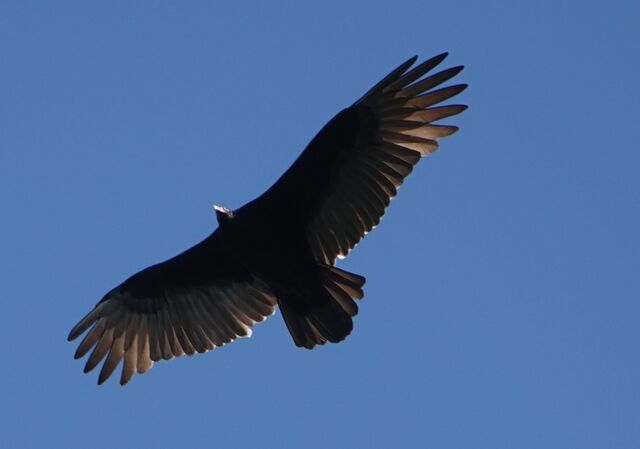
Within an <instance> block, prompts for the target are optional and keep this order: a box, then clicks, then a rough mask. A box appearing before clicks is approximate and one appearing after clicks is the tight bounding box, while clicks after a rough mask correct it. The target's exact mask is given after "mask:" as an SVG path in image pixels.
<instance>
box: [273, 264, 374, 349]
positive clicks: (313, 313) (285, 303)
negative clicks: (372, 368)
mask: <svg viewBox="0 0 640 449" xmlns="http://www.w3.org/2000/svg"><path fill="white" fill-rule="evenodd" d="M318 267H319V270H320V272H319V273H320V280H321V282H322V286H323V288H322V290H321V291H319V292H312V291H309V292H306V293H305V297H303V298H302V297H301V298H289V297H287V296H286V295H284V296H283V295H279V303H280V308H281V310H282V315H283V317H284V319H285V322H286V324H287V328H288V329H289V332H290V333H291V336H292V337H293V341H294V342H295V344H296V345H297V346H300V347H304V348H308V349H312V348H313V347H314V346H316V345H323V344H324V343H326V342H327V341H330V342H332V343H338V342H340V341H342V340H344V339H345V338H346V337H347V335H349V334H350V333H351V331H352V330H353V320H352V317H353V316H355V315H356V314H357V313H358V306H357V304H356V303H355V301H354V299H360V298H362V297H363V295H364V293H363V291H362V286H363V285H364V283H365V278H364V277H362V276H359V275H357V274H353V273H349V272H348V271H344V270H341V269H339V268H336V267H334V266H331V265H326V264H319V265H318ZM300 304H304V305H305V307H300V306H299V305H300ZM296 305H297V306H296Z"/></svg>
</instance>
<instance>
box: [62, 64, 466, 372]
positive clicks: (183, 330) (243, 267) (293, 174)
mask: <svg viewBox="0 0 640 449" xmlns="http://www.w3.org/2000/svg"><path fill="white" fill-rule="evenodd" d="M446 56H447V54H446V53H444V54H441V55H438V56H435V57H433V58H431V59H429V60H427V61H425V62H422V63H421V64H419V65H417V66H415V67H414V68H413V69H411V67H412V66H413V65H414V63H415V62H416V60H417V57H413V58H411V59H409V60H408V61H406V62H404V63H403V64H401V65H400V66H399V67H397V68H396V69H395V70H393V71H392V72H391V73H389V74H388V75H387V76H386V77H384V79H382V80H381V81H380V82H379V83H377V84H376V85H375V86H374V87H372V88H371V89H370V90H369V91H368V92H367V93H365V94H364V95H363V96H362V97H361V98H360V99H359V100H357V101H356V102H355V103H354V104H353V105H351V106H350V107H348V108H346V109H344V110H342V111H341V112H339V113H338V114H337V115H336V116H335V117H333V118H332V119H331V120H330V121H329V122H328V123H327V124H326V125H325V126H324V127H323V128H322V130H321V131H320V132H319V133H318V134H317V135H316V136H315V137H314V139H313V140H312V141H311V142H310V143H309V145H308V146H307V148H306V149H305V150H304V151H303V152H302V154H301V155H300V156H299V157H298V159H297V160H296V161H295V162H294V163H293V165H292V166H291V167H290V168H289V169H288V170H287V171H286V172H285V173H284V174H283V175H282V176H281V177H280V179H278V181H276V183H275V184H273V185H272V186H271V187H270V188H269V189H268V190H267V191H266V192H265V193H263V194H262V195H260V196H259V197H258V198H256V199H254V200H253V201H251V202H249V203H247V204H246V205H244V206H243V207H241V208H240V209H238V210H234V211H231V210H229V209H226V208H224V207H221V206H215V213H216V215H217V220H218V225H219V226H218V228H217V229H216V230H215V231H214V232H213V233H212V234H211V235H210V236H209V237H207V238H206V239H204V240H203V241H202V242H200V243H198V244H196V245H195V246H193V247H192V248H190V249H188V250H186V251H184V252H183V253H181V254H179V255H177V256H175V257H173V258H171V259H169V260H167V261H165V262H162V263H159V264H157V265H153V266H151V267H148V268H146V269H144V270H142V271H140V272H138V273H136V274H134V275H133V276H131V277H130V278H129V279H127V280H126V281H124V282H123V283H122V284H120V285H118V286H117V287H115V288H114V289H113V290H111V291H110V292H108V293H107V294H106V295H105V296H104V297H103V298H102V300H101V301H100V302H99V303H98V304H97V305H96V306H95V307H94V309H93V310H91V311H90V312H89V313H88V314H87V315H86V316H85V317H84V318H82V320H80V322H79V323H78V324H76V325H75V326H74V327H73V329H72V330H71V332H70V333H69V336H68V339H69V341H71V340H74V339H76V338H78V337H79V336H80V335H82V334H83V333H85V332H86V335H85V337H84V339H83V340H82V342H81V343H80V344H79V346H78V348H77V350H76V353H75V358H80V357H83V356H84V355H85V354H87V353H88V352H89V351H90V350H92V352H91V355H90V356H89V358H88V360H87V362H86V365H85V367H84V371H85V372H89V371H91V370H92V369H94V368H95V367H96V366H97V365H98V364H99V363H100V362H101V361H102V360H103V359H105V357H106V360H105V361H104V363H103V365H102V369H101V371H100V375H99V377H98V384H102V383H103V382H104V381H105V380H106V379H107V378H109V376H111V374H112V373H113V372H114V370H115V369H116V367H117V365H118V364H119V363H120V362H121V361H123V364H122V366H123V367H122V374H121V377H120V383H121V384H122V385H124V384H126V383H127V382H129V381H130V380H131V378H132V377H133V375H134V374H135V373H136V372H137V373H140V374H142V373H145V372H147V371H148V370H149V369H150V368H151V367H152V366H153V363H154V362H157V361H160V360H169V359H172V358H174V357H178V356H181V355H183V354H186V355H192V354H195V353H203V352H207V351H210V350H212V349H214V348H216V347H220V346H222V345H224V344H226V343H229V342H231V341H233V340H234V339H235V338H237V337H244V336H249V335H250V334H251V328H252V326H253V325H254V324H255V323H257V322H260V321H263V320H264V319H265V318H266V317H268V316H269V315H272V314H273V313H274V312H275V309H276V307H277V306H279V307H280V310H281V313H282V316H283V318H284V321H285V323H286V325H287V328H288V330H289V332H290V333H291V336H292V337H293V341H294V342H295V344H296V345H297V346H300V347H304V348H309V349H311V348H313V347H315V346H316V345H322V344H324V343H326V342H327V341H329V342H332V343H337V342H340V341H342V340H344V339H345V338H346V337H347V335H349V334H350V333H351V331H352V329H353V317H354V316H355V315H356V314H357V313H358V304H357V303H356V301H355V300H358V299H360V298H362V297H363V289H362V288H363V285H364V283H365V278H364V277H362V276H360V275H357V274H354V273H350V272H347V271H345V270H342V269H340V268H337V267H336V266H335V262H336V259H337V258H343V257H345V256H347V254H348V253H349V251H351V250H352V249H353V248H354V247H355V246H356V244H357V243H358V242H360V240H361V239H362V238H363V237H364V236H365V235H366V234H367V233H368V232H370V231H371V230H372V229H373V228H374V227H375V226H376V225H377V224H378V223H379V222H380V219H381V218H382V216H383V215H384V213H385V210H386V208H387V206H388V205H389V201H390V200H391V198H393V197H394V196H395V195H396V193H397V189H398V187H399V186H400V185H401V184H402V182H403V181H404V179H405V178H406V177H407V176H408V175H409V174H410V173H411V171H412V170H413V167H414V165H415V164H416V163H417V162H418V161H419V160H420V158H421V157H422V156H425V155H428V154H431V153H433V152H434V151H436V149H437V148H438V140H439V139H441V138H443V137H446V136H449V135H451V134H453V133H454V132H456V131H457V130H458V128H457V127H456V126H450V125H442V124H434V122H437V121H439V120H441V119H444V118H447V117H450V116H453V115H456V114H458V113H460V112H462V111H464V110H465V109H466V106H465V105H460V104H454V105H445V106H441V105H440V103H441V102H443V101H445V100H447V99H449V98H451V97H453V96H455V95H457V94H458V93H460V92H461V91H463V90H464V89H465V88H466V85H465V84H456V85H451V86H448V87H440V86H441V84H442V83H445V82H446V81H448V80H449V79H451V78H452V77H454V76H455V75H457V74H458V73H459V72H460V71H461V70H462V68H463V67H462V66H457V67H452V68H449V69H446V70H443V71H440V72H438V73H435V74H433V75H429V76H427V74H428V73H429V72H430V71H431V70H432V69H434V68H435V67H436V66H437V65H439V64H440V63H441V62H442V61H443V60H444V59H445V57H446ZM436 105H437V106H436Z"/></svg>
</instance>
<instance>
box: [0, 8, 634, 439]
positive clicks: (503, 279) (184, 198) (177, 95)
mask: <svg viewBox="0 0 640 449" xmlns="http://www.w3.org/2000/svg"><path fill="white" fill-rule="evenodd" d="M639 23H640V3H638V2H637V1H618V2H616V1H613V2H589V1H587V2H584V1H557V0H556V1H541V2H506V1H505V2H497V1H494V2H472V1H468V2H460V1H447V2H429V1H394V2H377V3H376V2H371V1H359V2H337V1H336V2H314V4H311V2H293V1H292V2H284V3H283V2H255V3H250V4H249V3H244V2H213V1H191V2H166V1H153V2H150V1H149V2H100V3H98V2H86V1H82V2H80V1H78V2H23V1H2V2H0V207H1V214H2V220H1V221H2V232H1V233H0V245H1V246H0V248H1V256H0V272H1V273H2V276H1V278H0V286H1V291H2V293H1V295H2V299H1V301H2V305H3V311H2V325H1V326H0V337H1V338H0V341H1V342H2V343H0V344H1V345H2V357H1V358H0V365H1V368H2V369H1V374H0V395H1V401H0V402H1V405H0V428H1V430H0V447H2V448H66V449H74V448H86V447H91V448H97V449H100V448H113V447H123V448H124V447H140V448H147V447H159V448H163V447H166V448H170V447H173V448H175V447H188V448H205V447H206V448H212V447H213V448H235V447H253V448H286V447H291V448H294V447H297V448H309V449H314V448H330V447H333V448H392V447H418V448H491V449H498V448H505V449H520V448H532V449H540V448H544V449H553V448H581V449H587V448H598V449H601V448H637V447H640V279H639V274H638V272H639V268H640V238H639V237H638V229H640V182H639V180H638V173H639V167H640V146H639V144H638V129H639V128H638V119H639V118H640V116H639V114H638V105H639V104H640V94H639V89H638V80H639V78H640V77H639V75H640V56H639V55H640V52H639V50H638V42H640V33H639V32H638V24H639ZM442 51H449V52H450V53H451V54H450V57H449V59H448V60H447V62H446V63H445V64H444V67H448V66H452V65H457V64H464V65H466V69H465V71H464V72H463V73H462V74H461V75H460V76H459V77H458V81H461V82H467V83H469V84H470V88H469V89H468V91H466V92H465V93H463V94H462V95H461V96H460V97H459V98H458V101H460V102H464V103H467V104H469V105H470V109H469V110H468V111H467V112H465V113H464V114H463V115H462V116H459V117H456V118H454V119H453V120H451V122H452V123H454V124H457V125H459V126H460V127H461V131H460V132H459V133H458V134H456V135H455V136H453V137H451V138H449V139H447V140H445V141H443V143H442V149H441V151H439V152H438V153H436V154H435V155H434V156H433V157H431V158H428V159H426V160H423V161H422V163H421V164H420V165H419V166H418V168H417V169H416V170H415V171H414V174H413V175H412V176H411V177H410V178H409V179H408V180H407V182H406V184H405V185H404V186H403V188H402V189H401V191H400V195H399V197H398V198H396V200H394V202H393V204H392V206H391V209H390V211H389V214H388V215H387V216H386V217H385V219H384V220H383V222H382V225H381V226H380V227H379V228H378V229H377V230H376V231H375V232H373V233H372V234H370V235H369V236H368V237H367V239H366V240H365V241H364V243H363V244H361V245H360V246H359V247H358V248H357V249H356V250H355V252H354V253H352V255H351V256H350V257H349V258H348V260H345V261H343V262H342V263H341V264H340V266H341V267H344V268H346V269H348V270H351V271H354V272H356V273H361V274H363V275H365V276H366V277H367V279H368V282H367V285H366V290H365V294H366V296H365V299H364V300H362V302H361V303H360V306H361V312H360V314H359V315H358V317H357V318H356V321H355V331H354V333H353V334H352V335H351V336H350V337H349V338H348V339H347V340H346V341H345V342H343V343H342V344H339V345H328V346H325V347H322V348H319V349H316V350H314V351H306V350H302V349H297V348H296V347H295V346H294V344H293V342H292V340H291V338H290V337H289V335H288V333H287V330H286V328H285V325H284V323H283V322H282V318H281V316H280V314H279V313H278V314H276V316H274V317H271V318H270V319H269V320H267V321H266V322H265V323H263V324H260V325H258V326H256V328H255V329H254V336H253V337H252V338H251V339H242V340H240V341H237V342H235V343H233V344H232V345H229V346H226V347H224V348H223V349H220V350H216V351H214V352H213V353H209V354H207V355H204V356H196V357H183V358H179V359H177V360H174V361H172V362H169V363H167V362H163V363H158V364H156V365H155V367H154V369H153V370H151V372H149V373H148V374H147V375H145V376H138V377H136V378H134V380H133V381H132V383H131V384H129V385H128V386H126V387H125V388H122V387H120V386H119V385H118V384H117V379H115V380H114V379H112V380H110V381H109V382H108V383H107V384H105V385H103V386H102V387H98V386H97V385H96V380H97V375H96V374H95V373H92V374H91V375H84V374H82V367H83V363H84V362H80V361H74V360H73V352H74V350H75V345H74V344H69V343H67V342H66V335H67V333H68V331H69V329H70V327H71V326H72V325H73V324H75V323H76V321H77V320H78V319H79V318H80V317H81V316H83V315H84V314H85V313H86V312H87V311H88V310H89V309H90V308H91V307H92V306H93V305H94V304H95V303H96V302H97V301H98V300H100V298H101V297H102V295H103V294H104V293H105V292H106V291H108V290H109V289H111V288H112V287H113V286H115V285H116V284H118V283H119V282H121V281H122V280H123V279H125V278H126V277H128V276H129V275H130V274H132V273H133V272H135V271H137V270H139V269H142V268H144V267H146V266H147V265H150V264H152V263H155V262H158V261H161V260H164V259H166V258H168V257H170V256H173V255H174V254H176V253H178V252H180V251H181V250H183V249H186V248H187V247H189V246H190V245H192V244H194V243H196V242H198V241H199V240H201V239H202V238H204V237H205V236H207V235H208V234H209V233H210V232H211V231H212V230H213V229H214V228H215V227H216V221H215V215H214V213H213V210H212V209H211V206H212V205H213V204H214V203H216V204H222V205H225V206H227V207H230V208H237V207H240V206H241V205H243V204H244V203H245V202H247V201H249V200H250V199H252V198H254V197H255V196H256V195H258V194H259V193H260V192H262V191H263V190H265V189H266V188H267V187H268V186H270V185H271V183H272V182H273V181H275V179H276V178H277V177H278V176H279V175H280V174H281V173H282V172H283V171H284V170H285V169H286V168H287V167H288V166H289V164H290V163H291V162H292V161H293V160H294V158H295V157H297V155H298V154H299V153H300V151H302V149H303V148H304V146H305V145H306V143H307V142H308V141H309V140H310V139H311V138H312V137H313V136H314V134H315V133H316V132H317V131H318V130H319V129H320V127H321V126H323V125H324V124H325V123H326V121H328V120H329V119H330V118H331V117H332V116H333V114H335V113H336V112H338V111H339V110H340V109H341V108H342V107H344V106H347V105H349V104H351V103H352V102H353V101H354V100H356V99H357V98H358V97H359V96H360V95H361V94H363V93H364V92H365V91H366V90H367V89H368V88H369V87H371V85H372V84H373V83H375V82H377V81H378V80H379V79H380V78H381V77H382V76H383V75H385V74H386V73H387V72H388V71H389V70H390V69H392V68H393V67H395V66H396V65H397V64H399V63H400V62H402V61H404V60H405V59H407V58H408V57H410V56H412V55H414V54H418V55H420V56H421V57H422V58H423V59H424V58H427V57H430V56H432V55H434V54H437V53H439V52H442Z"/></svg>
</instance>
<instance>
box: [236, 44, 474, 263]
mask: <svg viewBox="0 0 640 449" xmlns="http://www.w3.org/2000/svg"><path fill="white" fill-rule="evenodd" d="M446 56H447V54H446V53H445V54H441V55H439V56H436V57H434V58H432V59H429V60H428V61H425V62H423V63H421V64H420V65H418V66H416V67H415V68H413V69H412V70H409V68H410V67H411V66H412V65H413V64H414V63H415V61H416V59H417V58H416V57H413V58H411V59H409V60H408V61H407V62H405V63H404V64H402V65H400V66H399V67H398V68H396V69H395V70H394V71H392V72H391V73H390V74H389V75H387V76H386V77H385V78H384V79H383V80H382V81H380V82H379V83H378V84H376V85H375V86H374V87H373V88H372V89H371V90H369V91H368V92H367V93H366V94H365V95H364V96H363V97H362V98H360V99H359V100H358V101H357V102H356V103H354V104H353V105H352V106H351V107H349V108H347V109H345V110H343V111H342V112H340V113H339V114H338V115H336V116H335V117H334V118H333V119H332V120H331V121H330V122H329V123H328V124H327V125H326V126H325V127H324V128H323V129H322V130H321V131H320V132H319V133H318V135H316V137H315V138H314V139H313V140H312V141H311V143H309V145H308V147H307V148H306V149H305V151H304V152H303V153H302V154H301V155H300V157H299V158H298V159H297V160H296V161H295V162H294V163H293V165H292V166H291V167H290V168H289V169H288V170H287V171H286V172H285V173H284V175H283V176H282V177H281V178H280V179H279V180H278V181H277V182H276V183H275V184H274V185H273V186H272V187H271V188H270V189H269V190H268V191H266V192H265V193H264V194H263V195H262V196H260V197H258V198H257V199H255V200H254V201H252V202H251V203H249V204H247V205H246V206H244V207H243V208H241V209H240V210H239V211H238V212H237V213H238V214H247V215H248V214H252V213H254V212H257V213H260V214H265V211H268V210H272V211H273V210H278V211H283V210H286V211H287V219H288V220H287V222H288V223H289V224H290V226H292V227H293V226H304V227H305V229H306V235H307V238H308V241H309V244H310V246H311V248H312V251H313V253H314V256H315V257H316V259H317V260H319V261H322V262H325V263H328V264H334V263H335V259H336V257H344V256H346V255H347V254H348V252H349V251H350V250H351V249H352V248H353V247H354V246H355V245H356V244H357V243H358V242H359V241H360V240H361V239H362V238H363V237H364V236H365V235H366V234H367V233H368V232H369V231H371V230H372V229H373V228H374V227H375V226H376V225H377V224H378V223H379V222H380V219H381V218H382V216H383V215H384V213H385V209H386V208H387V206H388V205H389V202H390V200H391V198H393V197H394V196H395V195H396V194H397V189H398V187H399V186H400V185H401V184H402V182H403V181H404V179H405V178H406V177H407V176H408V175H409V174H410V173H411V171H412V169H413V166H414V165H415V164H416V163H417V162H418V161H419V160H420V158H421V157H422V156H425V155H428V154H431V153H433V152H434V151H435V150H436V149H437V148H438V142H437V141H438V140H439V139H441V138H443V137H446V136H449V135H451V134H453V133H454V132H456V131H457V130H458V128H457V127H456V126H448V125H440V124H434V122H436V121H439V120H441V119H443V118H446V117H450V116H453V115H456V114H459V113H460V112H462V111H464V110H465V109H466V108H467V107H466V106H464V105H457V104H456V105H446V106H436V105H438V104H440V103H441V102H443V101H444V100H447V99H448V98H451V97H453V96H454V95H456V94H458V93H460V92H461V91H463V90H464V89H465V88H466V87H467V86H466V84H457V85H452V86H448V87H444V88H438V89H436V88H437V87H438V86H440V85H441V84H442V83H444V82H446V81H447V80H449V79H450V78H452V77H453V76H455V75H456V74H458V73H459V72H460V71H461V70H462V69H463V67H462V66H458V67H453V68H450V69H447V70H443V71H441V72H438V73H436V74H434V75H431V76H428V77H425V75H426V74H427V73H428V72H429V71H431V70H432V69H433V68H434V67H436V66H437V65H438V64H440V62H442V61H443V60H444V59H445V57H446ZM279 213H282V212H279ZM263 216H266V215H263Z"/></svg>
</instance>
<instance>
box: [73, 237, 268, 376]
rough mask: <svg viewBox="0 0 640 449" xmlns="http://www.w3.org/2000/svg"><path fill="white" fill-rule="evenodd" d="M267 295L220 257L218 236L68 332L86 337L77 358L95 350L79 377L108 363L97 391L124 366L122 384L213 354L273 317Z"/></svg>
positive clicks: (142, 276)
mask: <svg viewBox="0 0 640 449" xmlns="http://www.w3.org/2000/svg"><path fill="white" fill-rule="evenodd" d="M275 307H276V300H275V298H274V296H273V295H272V294H271V292H270V291H269V288H268V287H267V286H266V285H265V284H264V283H263V282H261V281H260V280H259V279H257V278H255V277H253V276H252V275H251V274H250V273H249V272H248V271H246V270H245V269H244V268H243V267H242V266H241V265H240V264H238V263H237V262H236V261H235V260H234V258H233V256H232V254H231V253H230V252H228V251H226V250H225V248H224V246H223V245H222V244H221V242H220V238H219V235H218V232H217V231H216V232H214V233H213V234H212V235H211V236H209V237H208V238H207V239H205V240H203V241H202V242H201V243H199V244H198V245H196V246H194V247H193V248H191V249H189V250H187V251H185V252H183V253H182V254H180V255H178V256H176V257H174V258H172V259H169V260H167V261H166V262H163V263H160V264H157V265H154V266H151V267H149V268H147V269H145V270H143V271H141V272H139V273H137V274H135V275H133V276H131V277H130V278H129V279H127V280H126V281H125V282H123V283H122V284H121V285H119V286H118V287H116V288H115V289H113V290H112V291H111V292H109V293H107V294H106V295H105V297H104V298H103V299H102V300H101V301H100V302H99V303H98V304H97V305H96V307H95V308H94V309H93V310H92V311H91V312H89V314H87V316H85V317H84V318H83V319H82V320H80V322H79V323H78V324H77V325H76V326H75V327H74V328H73V329H72V330H71V332H70V333H69V340H70V341H71V340H73V339H75V338H77V337H79V336H80V335H81V334H83V333H84V332H85V331H87V330H88V332H87V334H86V336H85V337H84V339H83V340H82V342H81V343H80V345H79V346H78V349H77V351H76V353H75V358H80V357H82V356H84V355H85V354H86V353H87V352H89V350H91V349H92V348H93V351H92V353H91V355H90V356H89V359H88V360H87V363H86V365H85V368H84V371H85V372H89V371H91V370H92V369H94V368H95V367H96V366H97V365H98V364H99V363H100V362H101V361H102V359H103V358H104V357H105V356H106V360H105V362H104V364H103V365H102V370H101V371H100V376H99V378H98V384H101V383H103V382H104V381H105V380H106V379H107V378H108V377H109V376H111V374H112V373H113V371H114V370H115V368H116V367H117V365H118V363H120V361H121V360H124V362H123V367H122V375H121V377H120V384H122V385H124V384H126V383H127V382H129V380H131V377H132V376H133V375H134V374H135V373H136V372H138V373H140V374H142V373H144V372H146V371H148V370H149V369H150V368H151V367H152V366H153V362H157V361H159V360H163V359H164V360H169V359H172V358H174V357H178V356H180V355H183V354H187V355H192V354H195V353H202V352H207V351H210V350H212V349H214V348H216V347H219V346H222V345H224V344H225V343H229V342H230V341H232V340H234V339H235V338H237V337H242V336H249V335H250V334H251V327H252V326H253V325H254V324H255V323H257V322H259V321H262V320H264V319H265V318H266V317H267V316H269V315H271V314H273V313H274V311H275Z"/></svg>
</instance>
